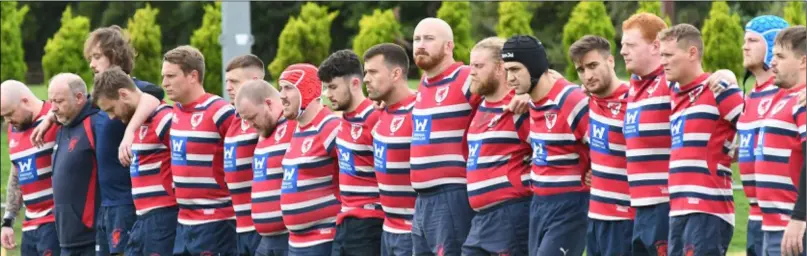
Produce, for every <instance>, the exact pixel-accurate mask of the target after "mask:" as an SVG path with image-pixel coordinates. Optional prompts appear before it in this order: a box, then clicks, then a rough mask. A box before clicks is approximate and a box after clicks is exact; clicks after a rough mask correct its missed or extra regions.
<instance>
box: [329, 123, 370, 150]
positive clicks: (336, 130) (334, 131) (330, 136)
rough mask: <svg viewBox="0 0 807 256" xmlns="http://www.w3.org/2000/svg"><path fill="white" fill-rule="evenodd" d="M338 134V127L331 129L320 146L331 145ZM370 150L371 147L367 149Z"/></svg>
mask: <svg viewBox="0 0 807 256" xmlns="http://www.w3.org/2000/svg"><path fill="white" fill-rule="evenodd" d="M323 124H324V122H323ZM338 135H339V129H333V130H332V131H331V133H330V134H328V137H325V140H324V141H322V148H324V149H327V148H329V147H330V146H331V145H333V143H334V141H336V138H337V136H338ZM372 150H373V149H372V148H371V149H370V150H369V151H372Z"/></svg>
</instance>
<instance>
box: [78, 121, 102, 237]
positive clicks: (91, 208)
mask: <svg viewBox="0 0 807 256" xmlns="http://www.w3.org/2000/svg"><path fill="white" fill-rule="evenodd" d="M84 132H85V133H86V134H87V140H88V141H89V142H90V147H91V148H92V149H93V159H92V173H90V183H89V186H88V188H87V199H85V200H84V214H83V215H82V216H81V222H83V223H84V225H85V226H87V227H88V228H93V226H94V225H93V224H94V223H95V187H96V186H95V185H96V184H97V183H98V181H97V179H98V177H96V176H97V175H98V163H97V162H96V159H95V138H94V137H95V136H93V135H94V132H93V130H92V120H91V119H90V118H85V119H84Z"/></svg>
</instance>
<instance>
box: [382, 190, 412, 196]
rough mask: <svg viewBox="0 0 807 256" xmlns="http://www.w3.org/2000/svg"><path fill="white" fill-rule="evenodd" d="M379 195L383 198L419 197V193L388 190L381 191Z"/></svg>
mask: <svg viewBox="0 0 807 256" xmlns="http://www.w3.org/2000/svg"><path fill="white" fill-rule="evenodd" d="M379 194H381V195H382V196H388V197H404V198H415V197H417V196H418V194H417V192H408V191H386V190H383V189H382V190H379Z"/></svg>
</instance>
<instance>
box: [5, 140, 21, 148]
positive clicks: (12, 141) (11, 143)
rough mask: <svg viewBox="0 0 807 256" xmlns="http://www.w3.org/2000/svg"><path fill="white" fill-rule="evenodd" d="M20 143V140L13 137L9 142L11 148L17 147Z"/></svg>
mask: <svg viewBox="0 0 807 256" xmlns="http://www.w3.org/2000/svg"><path fill="white" fill-rule="evenodd" d="M19 144H20V143H19V142H17V140H15V139H11V141H9V142H8V147H9V148H15V147H17V145H19Z"/></svg>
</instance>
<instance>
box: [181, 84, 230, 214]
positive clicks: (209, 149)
mask: <svg viewBox="0 0 807 256" xmlns="http://www.w3.org/2000/svg"><path fill="white" fill-rule="evenodd" d="M234 117H235V110H234V109H233V107H232V105H230V104H229V103H227V102H226V101H224V100H223V99H222V98H221V97H219V96H216V95H212V94H205V95H204V96H202V97H200V98H199V99H197V100H195V101H194V102H191V103H190V104H187V105H181V104H179V103H177V104H176V106H175V107H174V119H173V121H172V122H173V123H172V124H171V171H172V172H173V175H174V184H175V186H176V190H175V191H176V197H177V204H178V205H179V219H178V221H179V224H182V225H199V224H204V223H210V222H215V221H222V220H231V219H235V213H234V211H233V204H232V200H231V198H230V192H229V190H228V189H227V184H226V183H225V182H224V137H225V135H226V134H227V130H228V129H229V128H230V125H231V124H232V121H233V118H234Z"/></svg>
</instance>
